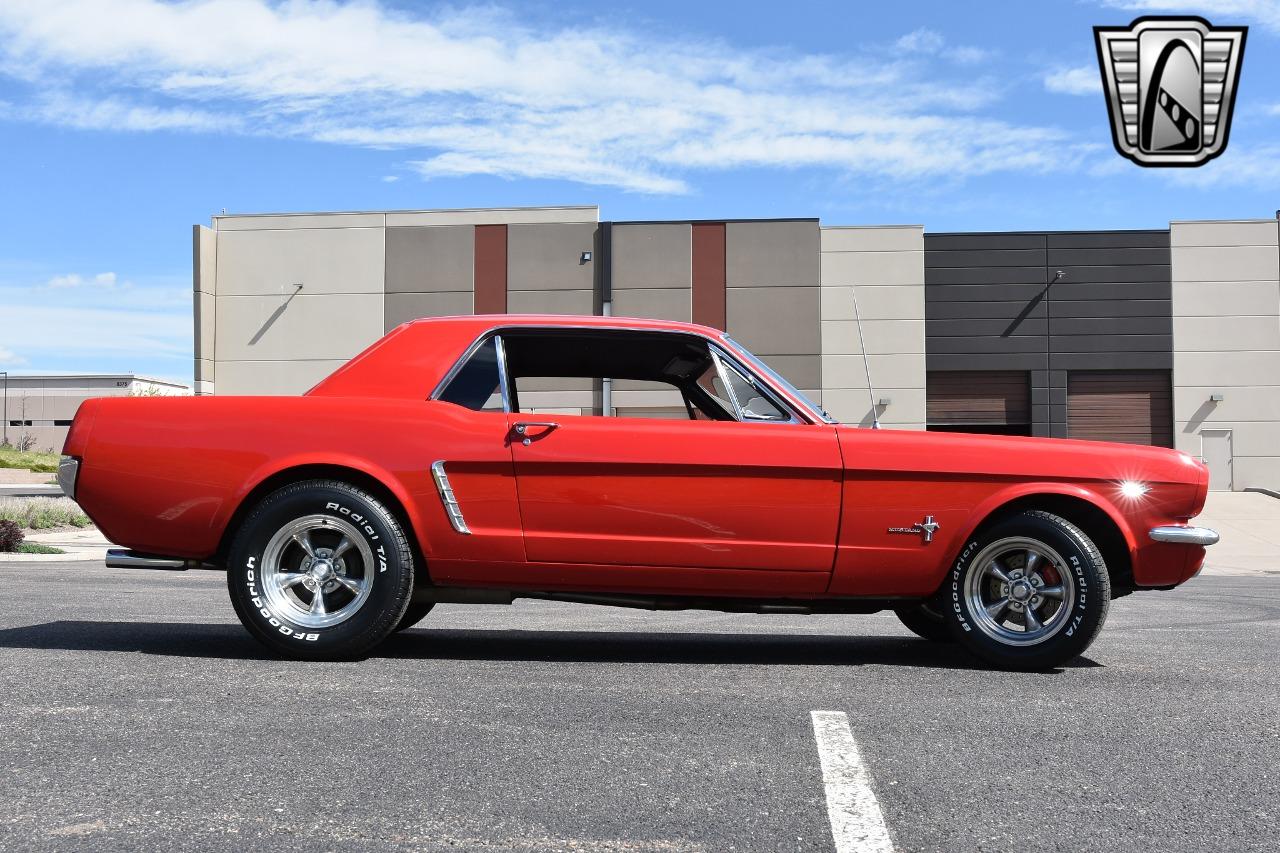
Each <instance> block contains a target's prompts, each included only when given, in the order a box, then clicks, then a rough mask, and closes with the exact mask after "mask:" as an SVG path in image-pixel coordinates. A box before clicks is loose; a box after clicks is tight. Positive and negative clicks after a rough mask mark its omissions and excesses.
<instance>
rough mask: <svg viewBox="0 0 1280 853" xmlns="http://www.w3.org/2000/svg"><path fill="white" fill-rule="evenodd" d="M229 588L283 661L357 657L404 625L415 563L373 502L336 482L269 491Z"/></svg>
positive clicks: (234, 560) (235, 551) (389, 518)
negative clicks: (284, 658) (403, 619)
mask: <svg viewBox="0 0 1280 853" xmlns="http://www.w3.org/2000/svg"><path fill="white" fill-rule="evenodd" d="M227 584H228V588H229V590H230V593H231V603H232V605H233V606H234V607H235V610H236V615H238V616H239V617H240V621H241V622H242V623H244V626H245V628H247V629H248V630H249V632H250V633H251V634H253V635H254V636H255V637H256V638H257V639H258V640H260V641H262V642H263V643H264V644H265V645H267V646H268V647H269V648H271V649H272V650H273V651H276V652H278V653H280V654H283V655H287V656H289V657H295V658H303V659H308V660H333V659H349V658H356V657H360V656H362V655H364V654H366V653H367V652H368V651H369V650H370V649H372V648H373V647H374V646H376V645H377V644H378V643H380V642H381V641H382V640H383V639H385V638H386V636H387V635H388V634H390V633H391V632H392V630H393V629H394V628H395V627H396V625H397V624H399V622H400V620H401V618H402V617H403V615H404V613H405V610H406V608H407V607H408V605H409V597H410V595H411V594H412V591H413V557H412V555H411V553H410V550H409V543H408V540H407V539H406V537H405V534H404V531H403V529H402V528H401V526H400V524H399V522H398V521H396V518H395V516H394V515H392V514H391V513H390V512H389V511H388V510H387V508H386V507H385V506H383V505H382V504H381V503H380V502H379V501H378V499H377V498H375V497H374V496H372V495H370V494H368V493H367V492H364V491H362V490H360V489H357V488H355V487H354V486H351V485H350V484H347V483H342V482H339V481H336V480H309V481H306V482H301V483H294V484H292V485H289V486H285V487H284V488H282V489H279V490H278V491H275V492H272V493H271V494H270V495H268V496H267V497H266V498H265V499H263V501H262V502H261V503H260V504H259V505H258V506H257V507H256V508H255V509H254V510H253V512H252V513H251V514H250V515H249V517H248V518H247V519H245V521H244V523H243V524H242V525H241V527H240V530H239V531H238V532H237V534H236V537H235V540H234V542H233V543H232V546H231V551H230V555H229V560H228V570H227Z"/></svg>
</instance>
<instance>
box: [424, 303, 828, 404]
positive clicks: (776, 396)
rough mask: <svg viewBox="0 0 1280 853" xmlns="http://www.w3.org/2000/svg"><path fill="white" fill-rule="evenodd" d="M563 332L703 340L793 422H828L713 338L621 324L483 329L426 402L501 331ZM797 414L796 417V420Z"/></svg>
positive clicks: (681, 330)
mask: <svg viewBox="0 0 1280 853" xmlns="http://www.w3.org/2000/svg"><path fill="white" fill-rule="evenodd" d="M563 329H572V330H574V331H579V332H581V331H587V332H593V331H596V332H639V333H653V334H658V335H683V336H684V337H687V338H697V339H698V340H700V341H705V342H706V343H707V346H708V347H715V348H717V349H719V350H720V351H721V352H723V353H724V354H725V355H726V356H727V357H728V358H729V360H730V361H732V362H733V363H734V364H736V365H738V366H739V367H740V369H741V370H743V371H745V372H746V373H748V374H750V375H751V376H752V377H753V378H755V379H756V380H757V381H758V382H759V383H760V384H761V385H762V386H764V388H765V389H766V390H767V391H768V392H769V393H770V394H771V395H772V398H773V400H774V402H777V403H780V404H781V405H782V407H783V408H784V409H787V410H789V411H790V412H791V413H792V418H793V421H792V423H810V424H825V423H827V421H826V420H825V419H823V418H821V417H819V416H818V415H817V414H816V413H814V412H809V411H808V410H807V409H806V408H805V407H804V406H802V405H801V404H800V403H798V402H794V401H792V399H791V397H790V395H787V394H783V393H781V392H780V391H778V389H776V388H774V387H773V384H772V383H770V382H769V381H768V380H767V379H766V378H763V377H761V376H760V374H759V373H757V372H756V371H755V370H753V369H751V368H749V367H746V366H745V365H743V364H742V361H741V360H740V359H738V358H737V357H735V356H734V355H733V354H732V347H729V348H726V347H725V346H724V344H722V343H721V342H719V341H717V340H716V339H715V338H712V337H709V336H707V335H704V334H702V333H700V332H692V331H688V330H686V329H647V328H641V327H636V326H622V325H617V326H615V325H607V326H606V325H600V326H595V325H592V326H586V325H577V324H572V325H570V324H566V325H563V326H537V325H533V324H527V325H526V324H520V325H515V326H510V325H507V326H504V325H502V324H498V325H496V326H490V327H489V328H488V329H485V330H484V331H483V332H481V333H480V335H479V336H478V337H477V338H476V339H475V340H474V341H472V342H471V344H470V345H469V346H468V347H467V348H466V350H464V351H463V353H462V357H461V358H459V359H458V360H457V361H456V362H454V364H453V367H451V368H449V372H448V373H446V374H445V375H444V378H443V379H441V380H440V381H439V382H438V383H436V387H435V390H433V391H432V392H431V396H430V398H429V399H432V400H436V399H439V397H440V395H441V394H443V393H444V389H445V388H446V387H447V386H448V385H449V382H450V380H452V379H453V377H455V376H457V375H458V371H460V370H462V367H463V365H465V364H466V363H467V360H468V359H469V358H471V356H472V354H473V353H474V352H475V351H476V350H477V349H479V348H480V346H481V345H483V344H484V342H485V341H487V340H488V339H489V336H490V335H498V334H501V333H502V332H521V331H525V330H533V331H543V332H546V331H551V332H555V331H560V330H563ZM502 359H503V361H502V366H503V369H502V371H501V373H500V375H501V376H503V377H505V375H506V370H505V365H506V354H505V351H504V352H503V355H502ZM797 415H798V416H799V417H796V416H797ZM753 423H754V422H753ZM760 423H770V421H760ZM772 423H784V422H783V421H772Z"/></svg>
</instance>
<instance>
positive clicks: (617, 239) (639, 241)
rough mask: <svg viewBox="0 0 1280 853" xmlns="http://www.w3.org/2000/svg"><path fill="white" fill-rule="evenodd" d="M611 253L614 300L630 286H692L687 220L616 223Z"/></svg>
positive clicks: (647, 288) (649, 288)
mask: <svg viewBox="0 0 1280 853" xmlns="http://www.w3.org/2000/svg"><path fill="white" fill-rule="evenodd" d="M612 253H613V270H612V272H613V292H614V299H615V300H616V299H617V298H618V295H619V293H620V291H623V290H628V289H631V288H636V289H643V290H658V289H683V290H686V291H687V290H689V289H690V288H691V287H692V278H691V272H690V270H691V264H692V257H691V236H690V226H689V225H688V224H684V223H677V224H667V223H661V224H653V225H650V224H647V223H645V224H621V225H614V226H613V248H612ZM685 301H686V302H688V296H686V297H685ZM685 313H686V314H687V313H688V312H687V311H686V312H685ZM643 316H648V315H643ZM671 319H674V318H671ZM684 319H685V320H688V317H685V318H684Z"/></svg>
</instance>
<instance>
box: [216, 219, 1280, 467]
mask: <svg viewBox="0 0 1280 853" xmlns="http://www.w3.org/2000/svg"><path fill="white" fill-rule="evenodd" d="M194 273H195V274H194V287H195V291H196V293H195V306H196V308H195V314H196V316H195V333H196V335H195V341H196V363H195V379H196V392H197V393H203V394H209V393H218V394H297V393H302V392H304V391H306V390H307V389H308V388H309V387H310V386H311V385H313V384H314V383H316V382H317V381H319V380H320V379H321V378H322V377H324V376H326V375H327V374H329V373H330V372H332V371H333V370H334V369H335V368H337V367H338V366H339V365H341V364H342V363H343V362H345V361H346V360H347V359H349V358H350V357H352V356H353V355H355V354H356V353H358V352H359V351H360V350H362V349H363V348H364V347H366V346H367V345H369V344H370V343H372V342H373V341H374V340H376V339H377V338H378V337H380V336H381V335H382V334H384V333H385V332H386V331H388V330H390V329H392V328H394V327H395V326H397V325H398V324H400V323H403V322H405V321H407V320H411V319H414V318H417V317H429V316H441V315H450V314H466V313H472V312H475V313H504V312H511V313H558V314H613V315H620V316H622V315H625V316H640V317H659V318H668V319H674V320H692V321H693V322H697V323H703V324H705V325H708V326H713V327H716V328H720V329H725V330H727V331H728V332H729V333H730V334H731V335H732V336H733V337H734V338H735V339H736V340H738V341H740V342H741V343H742V344H744V345H745V346H746V347H748V348H749V349H751V350H753V351H754V352H756V353H757V354H758V355H760V356H761V357H762V358H764V359H765V360H766V361H767V362H769V363H770V364H771V365H773V366H774V367H776V368H777V369H778V371H779V372H781V373H782V374H783V375H785V376H786V377H787V378H788V379H790V380H791V381H792V382H793V383H795V384H796V385H797V386H798V387H800V388H801V389H803V390H805V391H806V393H808V394H809V395H810V396H812V397H813V398H814V399H815V400H816V401H818V402H819V403H820V404H821V405H822V406H823V407H824V408H826V409H827V410H828V411H829V412H830V413H831V414H832V415H834V416H835V417H837V418H839V419H841V420H843V421H845V422H849V423H855V424H862V425H870V424H871V423H872V421H873V419H874V420H878V421H879V422H880V424H881V425H882V426H884V427H887V428H900V429H935V430H952V431H956V430H963V431H970V432H995V433H1004V434H1025V435H1038V436H1057V437H1071V438H1084V439H1101V440H1112V441H1125V442H1135V443H1144V444H1156V445H1164V446H1172V447H1177V448H1180V449H1182V450H1185V451H1187V452H1188V453H1191V454H1193V455H1195V456H1197V457H1200V458H1204V459H1205V460H1206V461H1207V462H1208V463H1209V465H1210V468H1211V471H1212V485H1213V487H1214V488H1218V489H1244V488H1258V487H1263V488H1266V487H1269V488H1276V487H1277V486H1278V485H1280V222H1278V221H1277V220H1274V219H1264V220H1244V221H1202V222H1173V223H1171V224H1170V226H1169V227H1168V228H1167V229H1156V230H1143V231H1072V232H1001V233H991V232H984V233H934V232H926V231H925V229H924V227H923V226H919V225H902V226H897V225H894V226H838V225H826V224H823V223H821V222H819V221H818V220H817V219H752V220H718V221H665V222H609V221H601V220H600V216H599V209H598V208H596V207H590V206H587V207H546V208H512V209H484V210H479V209H476V210H429V211H387V212H375V213H305V214H284V215H279V214H272V215H224V216H218V217H214V219H213V222H212V227H205V226H196V229H195V258H194ZM859 319H860V321H861V322H860V323H859ZM863 347H865V350H866V352H865V359H864V352H863ZM868 373H869V374H870V379H871V384H872V385H873V386H874V393H872V392H871V391H870V390H869V388H868ZM429 390H430V389H424V391H423V396H424V397H425V396H426V395H427V394H428V393H429ZM596 391H597V389H593V388H591V387H571V386H564V385H548V386H546V387H543V388H541V389H540V390H539V392H538V394H537V395H536V397H529V398H528V399H526V400H525V401H524V402H525V403H526V404H527V406H529V407H530V408H533V409H535V410H537V411H556V412H569V413H580V414H593V413H594V414H603V412H601V411H600V400H601V395H600V394H599V393H596ZM610 399H611V402H612V407H611V411H610V412H608V414H611V415H619V416H647V417H653V416H663V415H665V414H672V413H673V412H671V410H670V409H669V407H668V405H667V404H668V402H669V401H666V400H664V399H663V398H661V396H660V395H658V394H656V393H655V392H654V391H653V390H652V389H646V388H642V387H636V386H629V385H627V384H626V383H616V384H615V386H614V389H613V393H612V394H611V397H610Z"/></svg>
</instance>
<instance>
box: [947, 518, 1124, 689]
mask: <svg viewBox="0 0 1280 853" xmlns="http://www.w3.org/2000/svg"><path fill="white" fill-rule="evenodd" d="M945 592H946V594H947V596H948V600H947V605H948V606H947V607H946V617H947V622H948V624H949V626H950V629H951V632H952V635H953V636H954V637H955V638H956V640H957V641H958V642H959V643H960V644H961V645H963V646H964V647H965V648H966V649H968V650H969V651H970V652H972V653H973V654H974V655H976V656H977V657H979V658H981V659H982V660H984V661H986V662H988V663H991V664H994V665H995V666H998V667H1002V668H1005V669H1021V670H1037V669H1047V668H1050V667H1054V666H1058V665H1060V664H1063V663H1065V662H1067V661H1069V660H1071V659H1072V658H1074V657H1076V656H1077V655H1079V654H1081V653H1082V652H1084V650H1085V649H1087V648H1088V647H1089V645H1090V644H1091V643H1092V642H1093V640H1094V638H1095V637H1097V635H1098V632H1099V631H1100V630H1102V625H1103V623H1104V622H1105V621H1106V618H1107V608H1108V605H1109V604H1110V601H1111V585H1110V578H1109V576H1108V574H1107V567H1106V564H1105V563H1104V562H1103V559H1102V554H1101V553H1100V552H1099V551H1098V548H1097V546H1096V545H1094V543H1093V541H1092V540H1091V539H1090V538H1089V537H1088V536H1087V535H1085V533H1084V531H1082V530H1081V529H1080V528H1078V527H1076V526H1075V525H1074V524H1072V523H1071V522H1069V521H1067V520H1066V519H1064V518H1061V517H1059V516H1056V515H1053V514H1051V513H1047V512H1040V511H1034V510H1033V511H1027V512H1022V513H1019V514H1017V515H1013V516H1010V517H1008V518H1006V519H1004V520H1002V521H999V522H997V523H995V524H993V525H991V526H990V527H988V528H987V529H985V530H983V531H982V532H980V533H979V534H978V535H976V536H974V537H973V538H972V539H971V540H970V541H969V542H968V543H967V544H966V545H965V547H964V549H963V551H962V552H961V554H960V556H959V558H957V560H956V562H955V564H954V565H953V566H952V569H951V573H950V575H949V578H948V583H947V587H946V590H945Z"/></svg>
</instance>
